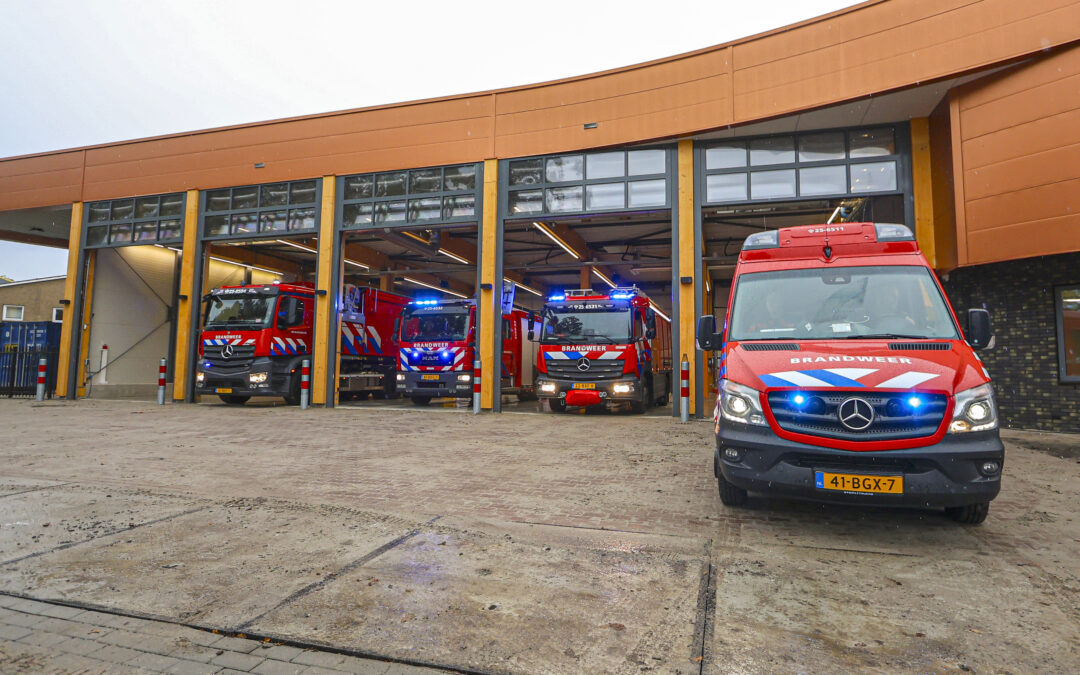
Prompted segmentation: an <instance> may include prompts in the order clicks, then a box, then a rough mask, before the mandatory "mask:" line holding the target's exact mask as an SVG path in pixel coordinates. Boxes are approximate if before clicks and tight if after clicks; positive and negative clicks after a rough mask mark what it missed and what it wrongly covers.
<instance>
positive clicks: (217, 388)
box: [195, 357, 290, 396]
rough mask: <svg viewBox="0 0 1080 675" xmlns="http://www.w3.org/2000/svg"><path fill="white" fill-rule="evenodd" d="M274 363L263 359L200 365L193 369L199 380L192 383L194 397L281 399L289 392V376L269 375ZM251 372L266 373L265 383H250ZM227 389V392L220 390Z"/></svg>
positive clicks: (282, 374)
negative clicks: (206, 395) (200, 377)
mask: <svg viewBox="0 0 1080 675" xmlns="http://www.w3.org/2000/svg"><path fill="white" fill-rule="evenodd" d="M273 368H274V364H273V363H272V362H271V361H270V359H268V358H266V357H259V358H256V359H255V360H254V361H252V362H251V363H247V364H243V363H234V364H229V365H228V366H226V367H218V366H213V365H207V364H205V363H200V364H199V366H198V368H197V369H196V370H197V373H198V374H201V375H202V377H203V380H202V382H199V380H198V375H196V380H195V393H196V394H225V395H231V396H284V395H285V394H286V393H288V391H289V385H290V373H288V372H272V370H273ZM251 373H267V378H266V381H264V382H261V383H257V384H256V383H252V382H251V379H250V375H251ZM222 390H231V391H222Z"/></svg>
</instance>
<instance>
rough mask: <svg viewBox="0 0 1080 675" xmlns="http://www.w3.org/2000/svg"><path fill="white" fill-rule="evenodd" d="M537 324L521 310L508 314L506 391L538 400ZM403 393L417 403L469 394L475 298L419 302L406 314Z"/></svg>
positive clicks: (401, 377) (505, 319)
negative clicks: (536, 381)
mask: <svg viewBox="0 0 1080 675" xmlns="http://www.w3.org/2000/svg"><path fill="white" fill-rule="evenodd" d="M535 329H536V326H534V325H532V316H531V315H530V314H529V313H528V312H525V311H522V310H518V309H515V310H513V311H511V312H509V313H507V314H503V321H502V333H503V356H502V368H501V371H502V372H501V377H502V382H501V385H502V389H501V391H502V393H504V394H517V396H518V398H519V399H521V400H535V398H536V387H535V385H534V381H533V380H534V377H533V364H534V363H535V362H536V347H535V343H534V342H533V341H532V340H533V336H534V335H535ZM399 343H400V346H401V350H400V352H399V354H400V358H399V360H398V373H397V387H398V391H400V392H403V393H404V394H405V395H406V396H409V397H411V398H412V401H413V403H415V404H416V405H428V404H429V403H430V402H431V399H433V398H438V397H455V398H468V397H471V396H472V391H473V381H472V373H473V361H474V360H475V359H476V349H475V345H476V302H475V301H474V300H449V301H439V300H414V301H413V302H411V303H409V306H408V307H406V308H405V311H404V313H403V314H402V316H401V331H400V335H399Z"/></svg>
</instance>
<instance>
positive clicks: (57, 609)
mask: <svg viewBox="0 0 1080 675" xmlns="http://www.w3.org/2000/svg"><path fill="white" fill-rule="evenodd" d="M40 613H41V614H43V615H45V616H51V617H54V618H56V619H69V620H70V619H74V618H75V617H77V616H80V615H82V614H86V610H85V609H79V608H78V607H67V606H65V605H45V607H43V608H42V610H41V612H40Z"/></svg>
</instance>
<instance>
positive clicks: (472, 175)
mask: <svg viewBox="0 0 1080 675" xmlns="http://www.w3.org/2000/svg"><path fill="white" fill-rule="evenodd" d="M444 173H445V174H446V178H445V182H444V184H443V189H444V190H446V191H447V192H455V191H457V190H475V189H476V165H475V164H465V165H463V166H448V167H446V169H445V170H444Z"/></svg>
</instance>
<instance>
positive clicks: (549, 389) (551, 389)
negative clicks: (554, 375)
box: [540, 382, 556, 394]
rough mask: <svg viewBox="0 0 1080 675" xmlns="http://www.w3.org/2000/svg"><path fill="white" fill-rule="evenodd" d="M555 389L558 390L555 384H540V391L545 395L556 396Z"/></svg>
mask: <svg viewBox="0 0 1080 675" xmlns="http://www.w3.org/2000/svg"><path fill="white" fill-rule="evenodd" d="M555 389H556V387H555V383H554V382H541V383H540V391H542V392H544V393H545V394H554V393H555Z"/></svg>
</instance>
